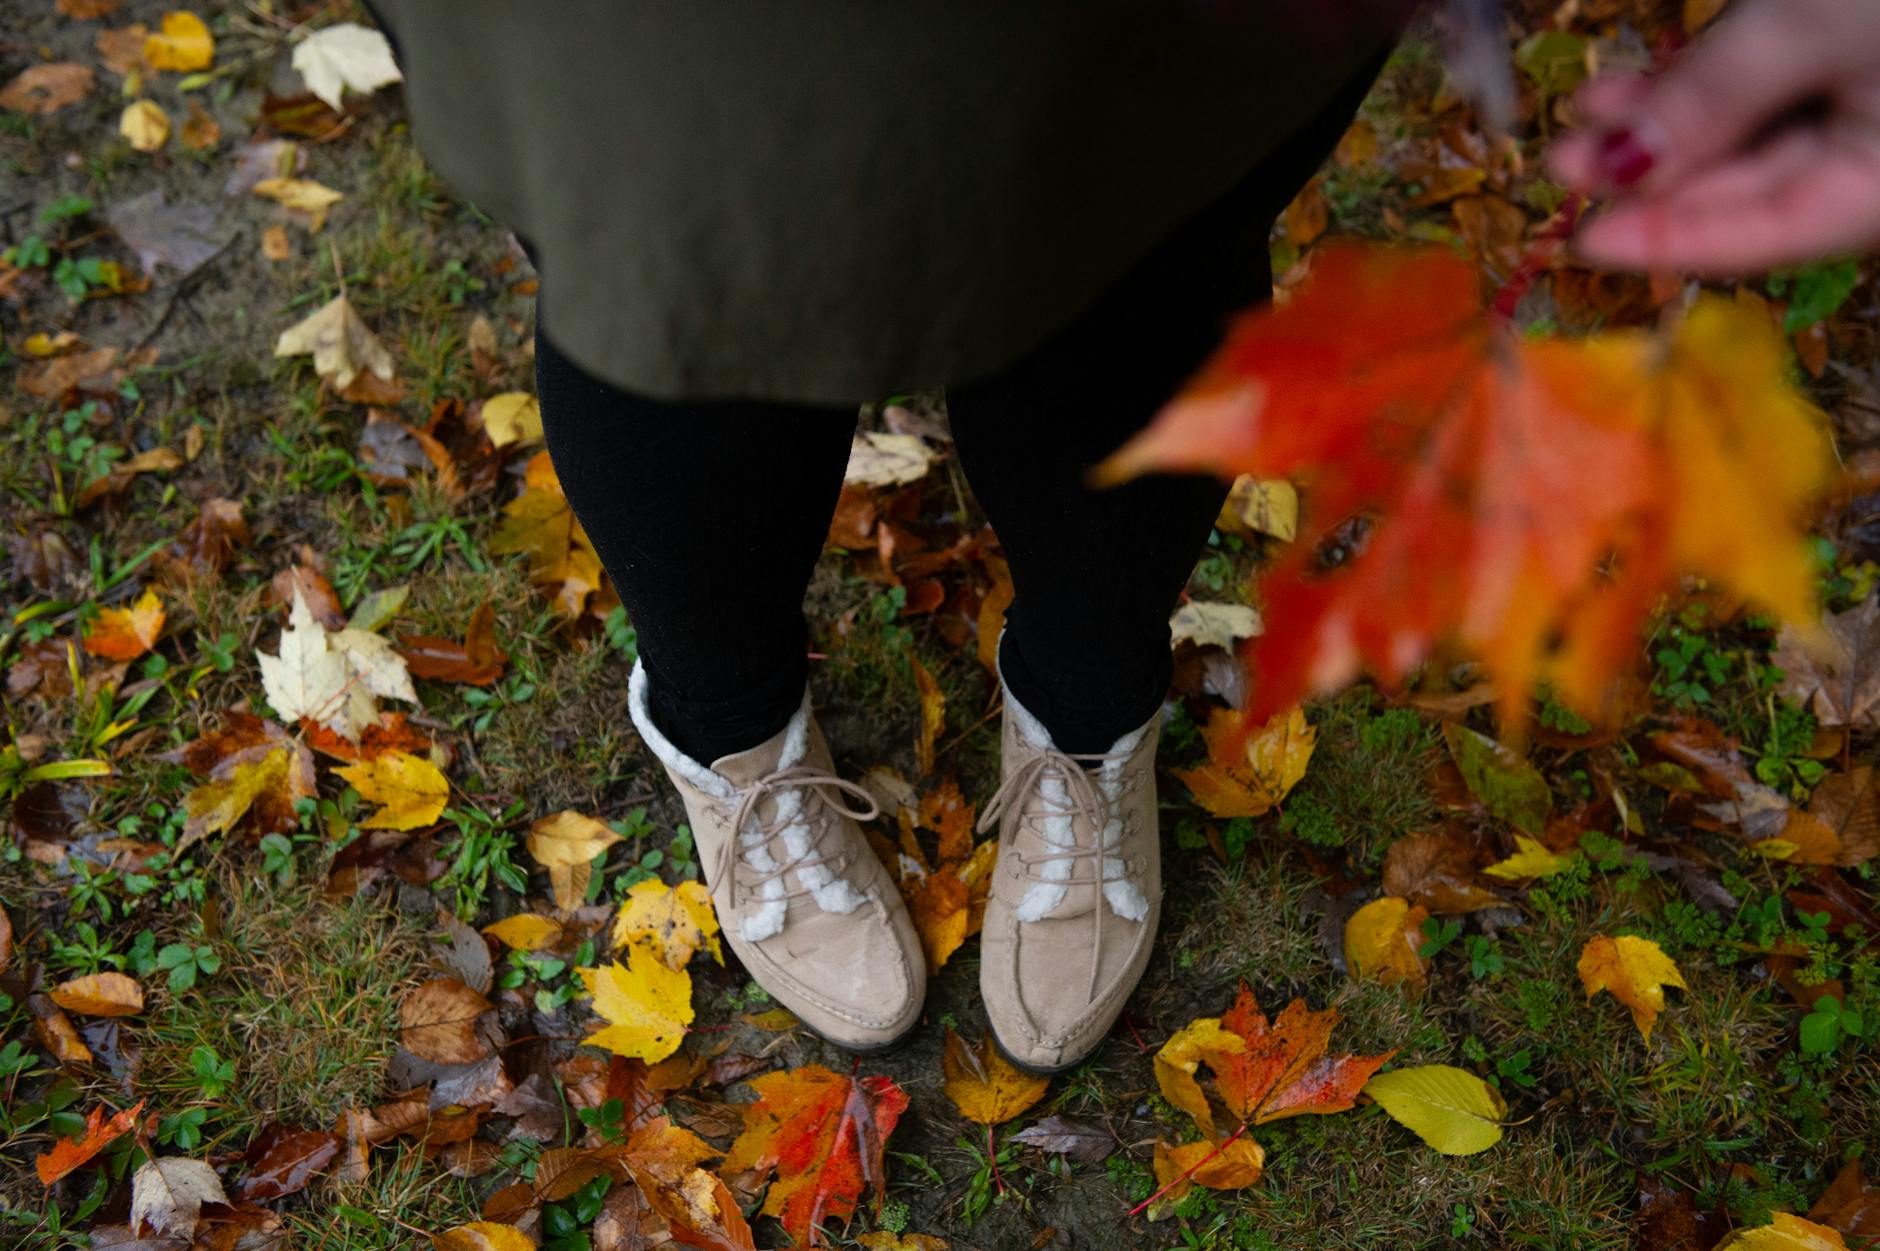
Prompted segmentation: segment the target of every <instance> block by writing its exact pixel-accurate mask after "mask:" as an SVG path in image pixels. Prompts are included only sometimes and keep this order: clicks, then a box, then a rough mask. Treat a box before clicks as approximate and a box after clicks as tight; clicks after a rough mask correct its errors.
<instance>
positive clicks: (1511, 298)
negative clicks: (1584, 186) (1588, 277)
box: [1488, 191, 1586, 322]
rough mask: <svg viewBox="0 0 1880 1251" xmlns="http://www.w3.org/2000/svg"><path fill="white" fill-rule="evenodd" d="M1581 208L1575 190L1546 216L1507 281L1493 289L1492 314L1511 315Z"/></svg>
mask: <svg viewBox="0 0 1880 1251" xmlns="http://www.w3.org/2000/svg"><path fill="white" fill-rule="evenodd" d="M1585 209H1586V197H1585V196H1583V195H1581V194H1580V193H1579V192H1577V191H1573V192H1569V193H1568V194H1567V198H1566V199H1565V200H1564V201H1562V202H1561V205H1560V209H1559V211H1558V212H1556V213H1555V214H1554V215H1553V216H1552V217H1550V218H1548V219H1547V221H1546V223H1545V224H1544V225H1543V226H1542V227H1541V229H1540V233H1539V234H1537V235H1535V236H1534V242H1533V243H1532V244H1530V245H1529V247H1528V250H1527V255H1525V256H1523V257H1522V258H1521V263H1520V264H1519V265H1516V266H1515V267H1514V272H1513V273H1512V274H1509V275H1508V281H1506V282H1504V283H1502V284H1501V289H1500V290H1498V291H1496V292H1495V298H1494V300H1493V301H1491V302H1490V304H1489V306H1488V307H1489V313H1490V314H1491V315H1492V316H1494V317H1495V318H1497V319H1499V320H1500V321H1502V322H1508V321H1512V320H1513V319H1514V310H1515V306H1516V305H1518V304H1520V303H1521V299H1522V297H1523V296H1525V295H1526V294H1527V293H1528V292H1529V291H1531V290H1533V288H1534V284H1535V283H1536V282H1537V281H1539V280H1540V276H1541V274H1542V272H1543V271H1544V270H1546V268H1547V266H1548V265H1549V264H1550V263H1551V262H1552V261H1553V259H1554V254H1555V253H1557V252H1558V251H1559V250H1560V247H1561V245H1562V244H1564V243H1565V242H1566V241H1567V238H1568V237H1569V236H1570V235H1572V234H1573V229H1574V227H1575V226H1577V225H1579V223H1580V214H1581V213H1582V212H1584V211H1585Z"/></svg>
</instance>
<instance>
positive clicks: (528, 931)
mask: <svg viewBox="0 0 1880 1251" xmlns="http://www.w3.org/2000/svg"><path fill="white" fill-rule="evenodd" d="M483 932H484V933H485V934H488V935H489V936H490V937H491V938H494V939H495V940H496V941H497V942H499V943H501V944H503V946H505V947H508V948H510V949H511V950H512V951H540V950H541V949H542V948H544V947H553V946H554V945H555V944H556V943H558V942H560V941H561V933H562V928H561V922H560V921H556V920H553V919H551V918H549V917H543V916H537V915H535V914H534V913H533V912H519V913H517V914H516V915H515V916H513V917H504V918H503V919H502V920H500V921H495V922H492V923H491V924H489V925H486V926H484V927H483Z"/></svg>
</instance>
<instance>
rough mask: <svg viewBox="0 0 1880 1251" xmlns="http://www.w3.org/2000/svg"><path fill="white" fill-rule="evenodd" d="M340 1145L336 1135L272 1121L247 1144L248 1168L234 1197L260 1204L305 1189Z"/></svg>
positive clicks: (334, 1154) (237, 1186) (236, 1186)
mask: <svg viewBox="0 0 1880 1251" xmlns="http://www.w3.org/2000/svg"><path fill="white" fill-rule="evenodd" d="M340 1145H341V1144H340V1139H339V1138H338V1136H337V1135H334V1134H328V1133H324V1132H322V1131H320V1130H317V1129H303V1128H300V1127H298V1126H293V1125H283V1124H282V1123H281V1122H279V1121H270V1122H268V1124H267V1125H266V1126H264V1127H263V1128H262V1130H261V1132H260V1133H259V1134H256V1135H255V1138H254V1141H253V1142H250V1143H249V1144H248V1150H247V1152H246V1153H245V1155H244V1160H245V1162H246V1163H247V1165H248V1171H247V1173H245V1174H244V1175H243V1176H242V1179H241V1181H239V1182H237V1183H236V1184H235V1197H236V1198H237V1199H246V1200H249V1201H250V1202H255V1203H260V1202H265V1201H266V1200H269V1199H279V1198H281V1197H282V1196H284V1195H291V1194H295V1193H297V1192H299V1191H301V1190H305V1189H306V1188H307V1185H308V1183H310V1182H311V1181H313V1179H314V1178H315V1177H316V1176H318V1175H319V1173H320V1171H321V1170H322V1169H324V1168H326V1166H327V1165H328V1164H331V1163H332V1162H333V1159H334V1158H335V1157H336V1156H338V1155H339V1149H340Z"/></svg>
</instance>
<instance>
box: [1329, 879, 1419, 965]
mask: <svg viewBox="0 0 1880 1251" xmlns="http://www.w3.org/2000/svg"><path fill="white" fill-rule="evenodd" d="M1428 917H1429V913H1428V912H1427V911H1425V910H1424V909H1423V908H1422V907H1421V906H1419V905H1416V904H1412V903H1410V902H1409V901H1408V900H1406V899H1399V898H1397V897H1396V896H1394V895H1385V896H1384V897H1383V898H1381V899H1373V900H1372V901H1371V902H1370V903H1368V904H1365V905H1364V907H1362V908H1360V909H1358V910H1357V911H1356V912H1354V913H1352V914H1351V917H1350V919H1348V920H1347V921H1346V922H1345V964H1346V965H1347V966H1348V967H1349V968H1350V970H1351V976H1352V977H1354V978H1359V979H1363V978H1371V979H1374V980H1376V981H1380V982H1386V983H1389V982H1408V983H1410V984H1411V985H1413V986H1421V985H1423V983H1424V981H1425V979H1426V977H1427V972H1426V969H1425V967H1424V961H1423V959H1422V957H1420V956H1419V955H1417V951H1418V949H1419V948H1420V947H1422V945H1423V922H1424V921H1425V920H1426V919H1428Z"/></svg>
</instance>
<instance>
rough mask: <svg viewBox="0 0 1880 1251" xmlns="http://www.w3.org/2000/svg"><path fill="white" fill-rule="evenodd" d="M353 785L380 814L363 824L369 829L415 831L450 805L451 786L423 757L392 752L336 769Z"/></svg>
mask: <svg viewBox="0 0 1880 1251" xmlns="http://www.w3.org/2000/svg"><path fill="white" fill-rule="evenodd" d="M333 772H334V773H336V774H338V775H339V776H340V777H342V778H344V779H346V781H348V782H350V783H351V784H352V785H353V787H354V788H355V789H357V790H358V792H359V794H360V795H361V796H363V797H364V798H365V799H366V800H367V801H369V802H371V803H375V804H378V805H379V809H378V811H377V812H374V813H373V814H372V815H371V816H369V817H367V818H366V819H365V820H363V821H361V822H360V824H361V825H363V826H365V827H366V828H367V829H376V830H415V829H417V828H418V827H419V826H422V825H429V824H431V823H432V822H433V821H436V820H437V819H438V817H439V816H440V815H442V814H443V811H444V807H445V805H447V804H448V803H450V783H449V782H448V781H447V780H446V779H445V777H444V774H443V773H442V772H441V771H440V770H439V769H438V767H437V766H436V765H434V764H432V763H431V762H430V761H428V760H426V759H424V758H423V757H422V756H413V755H411V754H410V753H408V752H402V751H388V752H383V753H381V754H380V755H377V756H374V757H372V759H370V760H362V761H360V762H359V763H357V764H352V765H346V766H344V767H343V768H338V769H335V770H333Z"/></svg>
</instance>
